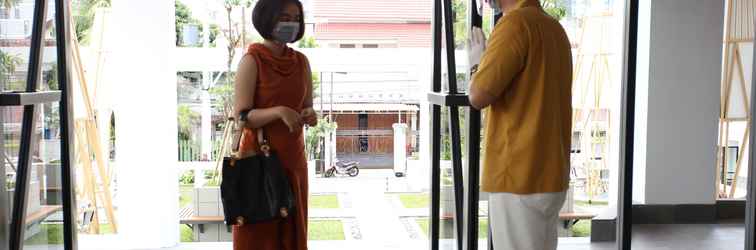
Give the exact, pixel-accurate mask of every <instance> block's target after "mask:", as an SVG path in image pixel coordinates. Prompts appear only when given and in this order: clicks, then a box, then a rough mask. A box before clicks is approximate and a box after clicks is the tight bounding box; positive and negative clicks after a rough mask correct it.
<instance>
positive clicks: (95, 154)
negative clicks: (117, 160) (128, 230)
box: [68, 3, 118, 234]
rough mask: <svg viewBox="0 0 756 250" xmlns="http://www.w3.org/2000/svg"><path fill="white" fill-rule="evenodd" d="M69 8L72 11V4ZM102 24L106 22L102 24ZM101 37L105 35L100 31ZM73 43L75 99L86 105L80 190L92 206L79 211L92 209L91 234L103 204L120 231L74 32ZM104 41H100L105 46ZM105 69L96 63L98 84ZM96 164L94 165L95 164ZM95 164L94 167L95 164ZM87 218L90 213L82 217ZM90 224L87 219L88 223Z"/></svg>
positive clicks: (79, 124) (81, 121) (80, 121)
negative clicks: (77, 86) (81, 184)
mask: <svg viewBox="0 0 756 250" xmlns="http://www.w3.org/2000/svg"><path fill="white" fill-rule="evenodd" d="M68 8H69V9H68V11H69V12H70V11H71V6H70V3H69V6H68ZM68 24H69V25H70V29H71V30H76V29H75V27H76V23H75V20H73V18H71V17H70V16H69V20H68ZM101 27H102V25H101ZM100 36H102V34H101V33H100ZM70 44H71V45H72V53H71V55H72V58H71V59H72V62H73V65H72V67H73V71H74V72H73V73H74V74H75V75H76V78H77V79H78V80H79V81H78V82H79V88H78V93H77V95H74V98H81V99H82V103H83V104H84V110H85V116H84V117H83V118H76V119H75V122H74V128H75V129H74V131H75V138H76V139H75V147H76V153H77V154H78V156H77V158H78V159H77V161H78V167H79V168H81V170H82V173H83V175H84V176H83V182H82V183H83V188H81V190H77V194H78V196H79V199H78V200H80V201H87V202H88V203H89V207H88V208H87V209H85V210H84V211H79V213H80V214H82V213H87V212H90V213H92V217H91V218H92V222H91V224H90V226H89V232H90V233H96V234H98V233H100V230H101V229H100V218H101V216H100V209H99V207H100V206H101V207H102V208H103V209H104V210H105V216H106V217H107V221H108V223H109V224H110V226H111V228H112V231H113V233H117V232H118V223H117V222H116V218H115V211H114V208H113V200H112V199H113V195H112V193H111V189H110V184H111V179H110V174H111V169H110V168H109V167H108V165H107V164H108V160H107V158H106V156H105V155H104V153H103V152H104V151H103V150H102V146H101V143H100V142H101V136H100V132H99V130H98V129H97V120H96V115H95V109H94V101H93V100H94V97H93V96H91V95H90V94H89V93H90V92H89V87H88V86H89V84H88V82H87V76H86V73H85V72H86V71H85V69H84V64H83V62H82V58H81V50H80V49H79V41H78V38H77V37H76V36H75V35H74V36H71V41H70ZM101 44H102V43H100V46H101ZM97 51H98V53H97V57H98V58H97V62H98V64H100V63H101V62H102V56H103V55H102V52H101V48H98V50H97ZM100 71H101V67H100V65H97V66H96V69H95V73H96V77H95V86H96V85H97V83H98V80H99V74H100ZM93 163H94V164H93ZM93 165H94V166H93ZM82 218H84V219H87V216H82ZM85 223H87V222H85Z"/></svg>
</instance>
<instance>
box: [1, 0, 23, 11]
mask: <svg viewBox="0 0 756 250" xmlns="http://www.w3.org/2000/svg"><path fill="white" fill-rule="evenodd" d="M19 2H21V0H2V4H3V7H5V9H6V10H7V9H10V8H13V7H14V6H16V5H18V3H19Z"/></svg>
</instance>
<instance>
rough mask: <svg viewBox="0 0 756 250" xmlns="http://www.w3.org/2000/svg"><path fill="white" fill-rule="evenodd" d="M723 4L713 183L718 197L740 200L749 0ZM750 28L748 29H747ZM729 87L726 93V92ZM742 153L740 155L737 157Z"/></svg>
mask: <svg viewBox="0 0 756 250" xmlns="http://www.w3.org/2000/svg"><path fill="white" fill-rule="evenodd" d="M726 3H727V6H726V7H725V26H724V27H725V30H724V31H725V40H724V51H723V53H724V57H723V61H722V64H723V70H724V71H723V72H724V74H722V79H723V81H722V86H721V87H722V95H721V101H722V103H725V104H727V106H726V107H727V108H726V110H725V111H726V112H722V113H720V123H719V130H720V134H719V141H718V145H719V146H718V147H717V149H718V151H719V152H718V154H717V155H718V157H719V159H718V164H717V176H719V180H718V183H717V188H718V193H719V199H736V200H743V199H745V196H746V194H747V187H746V182H747V178H748V168H747V166H748V162H749V158H748V156H747V153H746V152H748V151H747V150H748V134H749V133H750V131H748V130H747V127H748V122H747V121H746V119H747V118H748V117H749V116H748V113H747V112H748V110H749V109H750V108H749V107H750V105H751V104H750V100H751V97H750V95H751V81H752V80H751V79H752V78H753V73H752V70H750V69H752V65H753V42H751V40H753V32H754V31H753V30H752V25H751V23H753V15H752V14H751V13H752V12H753V10H754V7H756V6H754V4H753V2H752V1H744V0H730V1H726ZM749 29H750V30H749ZM727 91H729V93H728V92H727ZM741 156H742V157H741Z"/></svg>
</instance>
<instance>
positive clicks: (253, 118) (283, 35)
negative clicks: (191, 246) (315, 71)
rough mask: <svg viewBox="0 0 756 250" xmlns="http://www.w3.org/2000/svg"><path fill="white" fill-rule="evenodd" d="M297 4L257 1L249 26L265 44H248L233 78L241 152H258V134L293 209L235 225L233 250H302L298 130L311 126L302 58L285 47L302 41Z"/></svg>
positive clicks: (302, 169) (302, 164) (303, 198)
mask: <svg viewBox="0 0 756 250" xmlns="http://www.w3.org/2000/svg"><path fill="white" fill-rule="evenodd" d="M302 15H303V10H302V3H300V2H299V0H260V1H258V2H257V4H256V5H255V8H254V10H253V11H252V23H253V25H254V26H255V29H257V31H258V33H260V35H261V36H262V37H263V38H264V39H265V41H264V42H263V43H256V44H252V45H250V46H249V47H248V48H247V52H246V54H245V55H244V57H243V58H242V59H241V62H240V63H239V68H238V70H237V75H236V83H235V85H236V87H235V88H236V90H235V91H236V95H235V96H236V97H235V98H236V100H235V101H236V102H235V111H236V112H237V114H244V117H241V119H242V120H244V119H246V123H245V125H244V127H245V128H244V130H243V137H242V138H243V139H242V141H241V144H240V152H250V151H252V150H256V149H258V148H259V147H258V143H257V130H258V129H263V132H264V136H265V139H267V140H268V141H269V144H270V146H271V148H272V150H274V151H275V152H276V153H277V154H278V155H279V158H280V160H281V164H282V165H283V168H284V171H285V173H286V175H287V176H288V177H289V181H290V183H291V186H292V189H293V191H294V196H295V202H296V209H295V211H290V212H289V215H288V217H287V218H286V219H284V220H283V221H281V222H279V221H273V222H267V223H258V224H249V225H244V226H234V228H233V243H234V249H235V250H252V249H255V250H266V249H271V250H273V249H275V250H281V249H286V250H306V249H307V196H308V191H307V185H308V184H307V162H306V160H305V151H304V141H303V136H302V127H303V126H304V124H307V125H310V126H315V125H316V123H317V117H316V115H315V112H314V111H313V109H312V74H311V73H310V66H309V62H308V61H307V57H305V56H304V55H303V54H302V53H299V52H297V51H295V50H293V49H291V48H289V47H288V46H287V44H288V43H292V42H295V41H297V40H299V39H301V38H302V35H303V34H304V21H303V19H304V17H303V16H302Z"/></svg>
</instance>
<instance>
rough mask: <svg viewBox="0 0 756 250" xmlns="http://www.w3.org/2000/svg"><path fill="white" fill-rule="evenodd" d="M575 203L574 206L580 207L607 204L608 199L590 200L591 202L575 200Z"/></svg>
mask: <svg viewBox="0 0 756 250" xmlns="http://www.w3.org/2000/svg"><path fill="white" fill-rule="evenodd" d="M575 205H576V206H581V207H590V206H608V205H609V202H608V201H591V202H588V201H581V200H575Z"/></svg>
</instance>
